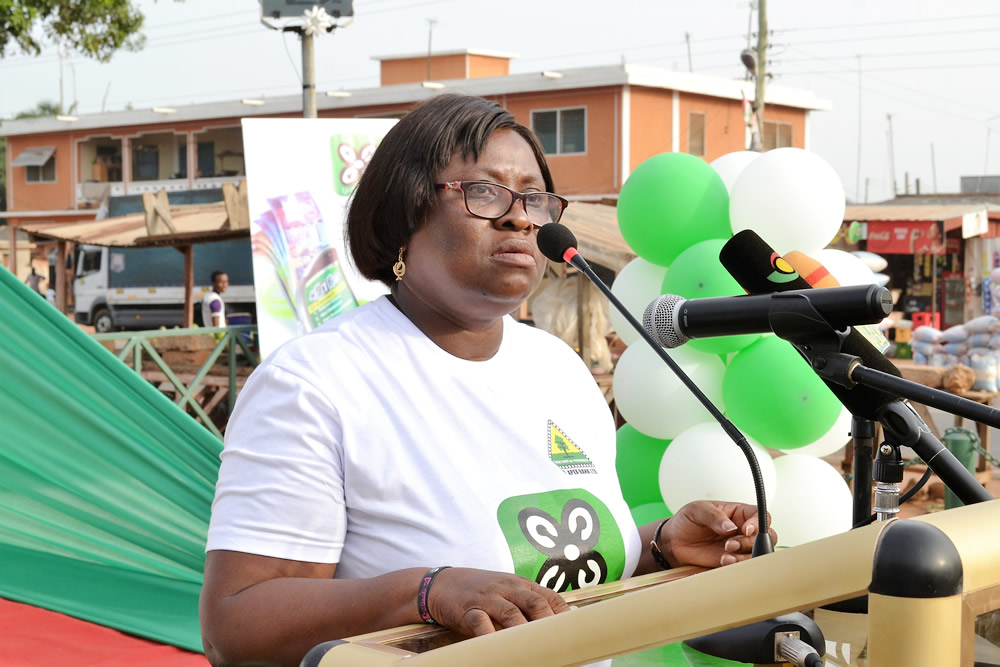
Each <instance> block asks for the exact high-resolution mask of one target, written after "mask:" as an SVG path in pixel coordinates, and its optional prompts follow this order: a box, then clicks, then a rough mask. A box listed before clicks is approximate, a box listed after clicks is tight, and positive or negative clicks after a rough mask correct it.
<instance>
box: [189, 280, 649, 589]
mask: <svg viewBox="0 0 1000 667" xmlns="http://www.w3.org/2000/svg"><path fill="white" fill-rule="evenodd" d="M207 549H208V550H213V549H229V550H233V551H241V552H247V553H253V554H259V555H265V556H272V557H278V558H286V559H292V560H300V561H310V562H324V563H338V566H337V574H336V576H337V577H338V578H341V577H343V578H357V577H372V576H376V575H379V574H384V573H386V572H390V571H394V570H398V569H402V568H407V567H423V566H426V567H432V566H436V565H452V566H465V567H477V568H483V569H491V570H498V571H506V572H516V573H517V574H520V575H522V576H526V577H528V578H530V579H533V580H536V581H539V582H540V583H543V584H544V585H547V586H549V587H550V588H554V589H556V590H565V589H566V588H568V587H570V586H572V588H580V587H581V586H583V585H593V584H596V583H600V582H603V581H611V580H615V579H619V578H622V577H627V576H631V574H632V572H633V570H634V569H635V566H636V563H637V562H638V557H639V549H640V546H639V534H638V531H637V530H636V527H635V524H634V522H633V520H632V518H631V514H630V513H629V509H628V506H627V505H626V503H625V501H624V499H623V498H622V494H621V488H620V486H619V483H618V478H617V474H616V471H615V425H614V420H613V418H612V416H611V413H610V411H609V410H608V407H607V403H606V402H605V399H604V397H603V395H602V394H601V391H600V390H599V388H598V387H597V386H596V383H595V382H594V380H593V378H592V376H591V375H590V372H589V371H588V370H587V368H586V366H585V365H584V364H583V362H581V361H580V359H579V357H577V356H576V355H575V354H574V353H573V351H572V350H571V349H570V348H569V347H568V346H567V345H566V344H565V343H564V342H563V341H561V340H559V339H558V338H556V337H554V336H551V335H550V334H548V333H545V332H544V331H541V330H538V329H534V328H532V327H529V326H527V325H523V324H519V323H517V322H516V321H514V320H513V319H511V318H509V317H508V318H505V320H504V333H503V342H502V344H501V346H500V349H499V350H498V351H497V353H496V354H495V355H494V356H493V358H491V359H489V360H487V361H466V360H463V359H459V358H457V357H454V356H452V355H450V354H448V353H447V352H445V351H444V350H442V349H441V348H439V347H438V346H437V345H435V344H434V343H433V342H431V341H430V339H428V338H427V337H426V336H425V335H424V334H423V333H422V332H421V331H420V330H419V329H417V328H416V327H415V326H414V325H413V324H412V323H411V322H410V321H409V320H408V319H407V318H406V317H405V316H404V315H403V314H402V313H400V312H399V311H398V310H397V309H396V308H395V306H393V305H392V303H391V302H389V301H388V299H386V298H385V297H382V298H380V299H378V300H376V301H374V302H372V303H369V304H367V305H365V306H363V307H361V308H358V309H355V310H353V311H351V312H349V313H346V314H344V315H341V316H339V317H337V318H335V319H333V320H331V321H330V322H327V323H326V324H324V325H323V326H322V327H320V328H318V329H316V330H315V331H313V332H311V333H310V334H307V335H305V336H301V337H299V338H296V339H293V340H292V341H289V342H288V343H286V344H285V345H284V346H282V347H281V348H279V349H278V350H276V351H275V352H274V353H273V354H272V355H271V356H270V357H269V358H268V359H267V360H266V361H265V363H263V364H262V365H261V366H260V367H259V368H257V369H256V370H255V371H254V373H253V374H252V376H251V377H250V379H249V381H248V382H247V384H246V386H245V387H244V388H243V391H242V393H241V394H240V396H239V400H238V401H237V404H236V409H235V411H234V413H233V415H232V418H231V419H230V421H229V425H228V427H227V430H226V444H225V450H224V451H223V453H222V466H221V469H220V471H219V480H218V485H217V487H216V498H215V502H214V504H213V506H212V519H211V525H210V528H209V534H208V545H207Z"/></svg>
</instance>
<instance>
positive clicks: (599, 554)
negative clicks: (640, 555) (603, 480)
mask: <svg viewBox="0 0 1000 667" xmlns="http://www.w3.org/2000/svg"><path fill="white" fill-rule="evenodd" d="M497 522H498V523H499V524H500V529H501V530H502V531H503V534H504V537H505V538H506V540H507V546H508V547H509V548H510V555H511V557H512V558H513V560H514V572H515V573H516V574H519V575H521V576H522V577H525V578H527V579H532V580H534V581H536V582H538V583H539V584H541V585H542V586H545V587H546V588H551V589H552V590H555V591H558V592H563V591H567V590H571V589H579V588H586V587H588V586H596V585H597V584H602V583H604V582H606V581H615V580H617V579H620V578H621V576H622V572H623V571H624V570H625V541H624V540H623V539H622V534H621V530H619V528H618V524H617V523H616V522H615V519H614V516H613V515H612V514H611V510H609V509H608V507H607V506H606V505H605V504H604V503H603V502H601V501H600V499H599V498H597V497H596V496H595V495H593V494H592V493H590V492H588V491H585V490H583V489H560V490H557V491H547V492H545V493H532V494H528V495H523V496H514V497H512V498H508V499H506V500H504V501H503V502H502V503H500V507H499V508H497Z"/></svg>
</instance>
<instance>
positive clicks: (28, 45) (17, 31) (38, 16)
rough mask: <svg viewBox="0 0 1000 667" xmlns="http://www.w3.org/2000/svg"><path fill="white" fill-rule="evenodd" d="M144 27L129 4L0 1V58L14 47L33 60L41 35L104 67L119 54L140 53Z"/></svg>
mask: <svg viewBox="0 0 1000 667" xmlns="http://www.w3.org/2000/svg"><path fill="white" fill-rule="evenodd" d="M142 22H143V15H142V12H140V11H139V9H138V8H137V7H135V6H134V5H133V0H0V57H3V56H4V55H5V54H6V52H7V50H8V49H10V48H14V47H16V48H18V49H20V50H21V51H24V52H26V53H29V54H31V55H36V56H37V55H38V54H40V53H41V51H42V45H41V44H40V43H39V40H40V39H41V38H42V35H44V36H45V37H47V38H49V40H51V41H52V42H54V43H55V44H56V45H58V46H63V47H67V48H69V49H71V50H73V51H78V52H79V53H81V54H83V55H85V56H90V57H93V58H96V59H97V60H100V61H101V62H107V61H108V60H110V59H111V56H112V55H113V54H114V52H115V51H117V50H119V49H123V48H124V49H127V50H130V51H136V50H138V49H141V48H142V45H143V43H144V42H145V37H144V36H143V35H142V34H141V33H140V32H139V30H140V29H141V28H142Z"/></svg>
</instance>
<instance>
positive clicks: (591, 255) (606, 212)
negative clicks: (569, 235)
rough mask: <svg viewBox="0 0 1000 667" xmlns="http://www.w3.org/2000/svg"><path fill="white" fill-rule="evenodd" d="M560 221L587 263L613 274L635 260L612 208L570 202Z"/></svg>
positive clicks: (615, 211)
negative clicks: (573, 238)
mask: <svg viewBox="0 0 1000 667" xmlns="http://www.w3.org/2000/svg"><path fill="white" fill-rule="evenodd" d="M561 222H562V223H563V224H564V225H566V226H567V227H569V228H570V230H571V231H572V232H573V234H574V235H576V240H577V242H578V243H579V247H578V248H577V250H579V251H580V254H581V255H583V257H584V259H586V260H587V261H588V262H594V263H597V264H600V265H602V266H606V267H607V268H609V269H612V270H613V271H614V272H615V273H617V272H618V271H621V270H622V268H623V267H624V266H625V265H626V264H628V263H629V262H631V261H632V260H633V259H635V258H636V254H635V252H634V251H633V250H632V248H630V247H629V245H628V244H627V243H626V242H625V238H624V237H623V236H622V233H621V230H620V229H619V228H618V210H617V209H616V208H615V207H614V206H608V205H606V204H586V203H583V202H576V201H574V202H570V203H569V206H567V207H566V211H565V212H564V213H563V217H562V220H561Z"/></svg>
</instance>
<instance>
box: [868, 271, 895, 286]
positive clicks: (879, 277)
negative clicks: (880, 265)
mask: <svg viewBox="0 0 1000 667" xmlns="http://www.w3.org/2000/svg"><path fill="white" fill-rule="evenodd" d="M872 275H873V276H874V277H875V281H874V282H875V284H876V285H878V286H879V287H885V286H886V285H888V284H889V281H890V280H891V278H890V277H889V276H887V275H886V274H884V273H873V274H872Z"/></svg>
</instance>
